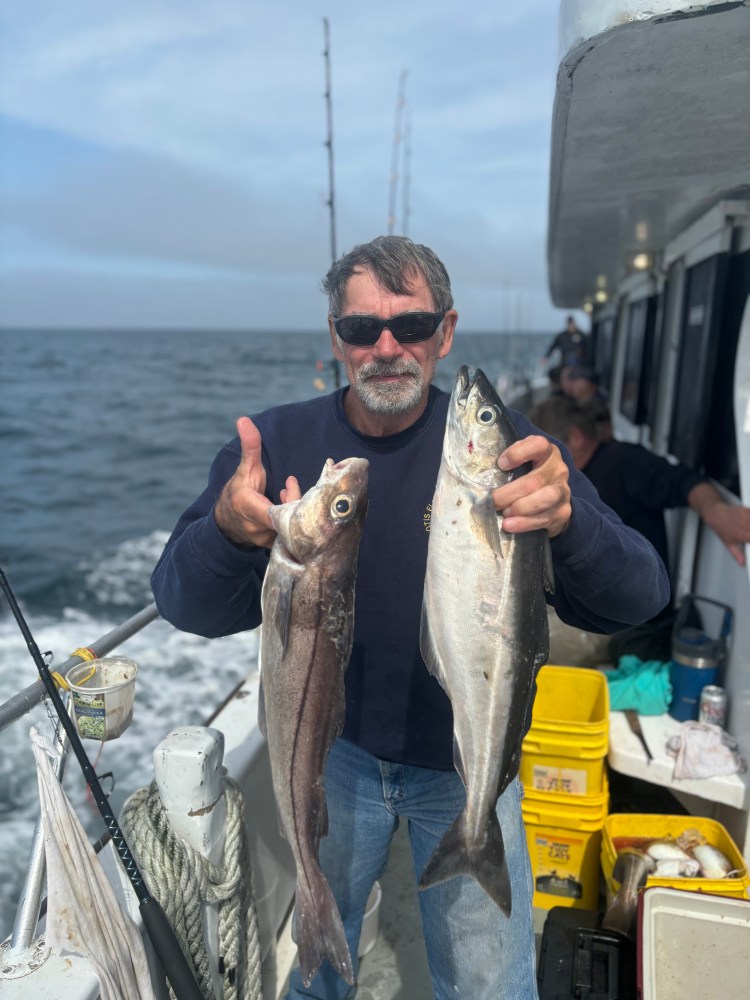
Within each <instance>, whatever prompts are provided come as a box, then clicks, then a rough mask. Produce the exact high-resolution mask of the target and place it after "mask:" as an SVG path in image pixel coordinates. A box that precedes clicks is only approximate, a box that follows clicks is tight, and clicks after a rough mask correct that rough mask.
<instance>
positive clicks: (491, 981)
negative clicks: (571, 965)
mask: <svg viewBox="0 0 750 1000" xmlns="http://www.w3.org/2000/svg"><path fill="white" fill-rule="evenodd" d="M521 796H522V791H521V785H520V783H519V781H518V779H516V780H515V781H513V782H512V783H511V785H510V786H509V787H508V788H507V789H506V791H505V792H504V793H503V795H502V796H501V797H500V800H499V801H498V807H497V814H498V818H499V820H500V827H501V829H502V832H503V840H504V842H505V851H506V859H507V863H508V869H509V872H510V882H511V889H512V893H513V907H512V914H511V917H510V919H509V920H508V919H507V918H506V917H505V916H503V914H502V913H501V912H500V910H499V909H498V907H497V906H496V905H495V903H493V902H492V900H491V899H490V898H489V896H488V895H487V894H486V893H485V892H484V890H483V889H481V888H480V886H479V885H478V884H477V883H476V882H475V881H474V879H473V878H469V877H467V876H459V877H457V878H453V879H450V880H449V881H448V882H443V883H442V884H441V885H436V886H433V887H432V888H430V889H426V890H425V891H423V892H420V893H419V905H420V912H421V917H422V931H423V933H424V939H425V945H426V949H427V960H428V962H429V965H430V973H431V976H432V986H433V990H434V993H435V1000H536V998H537V988H536V952H535V946H534V930H533V922H532V909H531V900H532V896H533V884H532V876H531V867H530V865H529V858H528V852H527V848H526V837H525V834H524V829H523V819H522V816H521ZM326 798H327V801H328V836H327V837H324V838H323V840H322V841H321V845H320V862H321V866H322V868H323V871H324V872H325V874H326V877H327V878H328V881H329V883H330V885H331V888H332V890H333V894H334V896H335V898H336V902H337V903H338V906H339V911H340V913H341V918H342V920H343V922H344V929H345V931H346V936H347V940H348V942H349V951H350V952H351V956H352V960H353V962H354V969H355V973H356V971H357V967H358V958H357V945H358V943H359V935H360V930H361V927H362V918H363V915H364V911H365V905H366V903H367V897H368V896H369V894H370V890H371V889H372V886H373V883H374V882H375V880H376V879H379V878H380V877H381V876H382V875H383V873H384V872H385V870H386V866H387V864H388V854H389V851H390V846H391V840H392V839H393V834H394V833H395V831H396V827H397V826H398V824H399V820H400V818H401V817H402V816H403V817H404V818H406V819H407V820H408V823H409V840H410V842H411V850H412V859H413V861H414V870H415V872H416V875H417V879H419V876H420V875H421V874H422V870H423V869H424V867H425V865H426V864H427V862H428V861H429V859H430V858H431V857H432V854H433V851H434V850H435V848H436V847H437V845H438V844H439V842H440V840H441V839H442V836H443V834H444V833H445V831H446V830H447V829H448V828H449V827H450V825H451V823H452V822H453V820H454V819H455V818H456V816H457V815H458V813H459V812H460V811H461V810H462V809H463V806H464V803H465V801H466V793H465V791H464V786H463V784H462V782H461V779H460V778H459V776H458V774H457V773H456V772H455V771H432V770H428V769H427V768H422V767H410V766H408V765H405V764H390V763H388V762H387V761H381V760H379V759H378V758H377V757H373V756H371V755H370V754H368V753H365V751H364V750H360V749H359V748H358V747H355V746H354V745H353V744H351V743H348V742H346V741H345V740H341V739H340V740H338V741H337V742H336V743H335V744H334V746H333V748H332V750H331V753H330V756H329V758H328V768H327V771H326ZM355 993H356V989H355V988H354V987H350V986H348V985H347V984H346V983H345V982H344V980H343V979H341V977H340V976H339V975H338V974H337V973H336V972H335V971H334V970H333V969H332V968H331V966H330V965H329V964H328V962H327V961H324V963H323V965H322V966H321V968H320V971H319V972H318V974H317V975H316V976H315V978H314V979H313V981H312V983H311V984H310V986H309V987H308V988H305V986H304V984H303V983H302V978H301V976H300V974H299V971H298V970H297V969H295V971H294V972H293V973H292V976H291V981H290V989H289V993H288V994H287V1000H298V998H300V997H315V998H318V1000H351V998H352V997H354V996H355Z"/></svg>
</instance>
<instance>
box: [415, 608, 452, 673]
mask: <svg viewBox="0 0 750 1000" xmlns="http://www.w3.org/2000/svg"><path fill="white" fill-rule="evenodd" d="M419 650H420V652H421V654H422V659H423V660H424V662H425V664H426V665H427V669H428V670H429V671H430V673H431V674H432V676H433V677H436V678H437V679H438V681H440V684H441V686H442V687H443V689H444V690H445V691H447V690H448V687H447V680H446V673H445V670H444V668H443V662H442V660H441V659H440V654H439V653H438V651H437V646H436V645H435V641H434V639H433V637H432V629H431V628H430V618H429V615H428V614H427V608H426V607H425V605H424V602H423V603H422V620H421V622H420V625H419Z"/></svg>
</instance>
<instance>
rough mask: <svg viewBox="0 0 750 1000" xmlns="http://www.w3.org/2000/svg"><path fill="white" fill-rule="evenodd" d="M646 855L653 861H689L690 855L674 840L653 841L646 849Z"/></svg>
mask: <svg viewBox="0 0 750 1000" xmlns="http://www.w3.org/2000/svg"><path fill="white" fill-rule="evenodd" d="M646 853H647V854H648V855H649V857H651V858H653V859H654V861H690V855H689V854H687V853H686V852H685V851H683V849H682V848H681V847H680V845H679V844H678V843H677V842H676V841H674V840H654V841H652V842H651V843H650V844H649V845H648V847H647V848H646Z"/></svg>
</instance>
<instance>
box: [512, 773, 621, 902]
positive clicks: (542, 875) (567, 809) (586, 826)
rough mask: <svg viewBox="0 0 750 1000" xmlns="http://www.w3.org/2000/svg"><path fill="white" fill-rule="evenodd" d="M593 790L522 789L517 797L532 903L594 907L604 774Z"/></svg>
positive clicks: (603, 811)
mask: <svg viewBox="0 0 750 1000" xmlns="http://www.w3.org/2000/svg"><path fill="white" fill-rule="evenodd" d="M603 785H604V787H603V790H602V791H601V792H600V793H599V794H598V795H591V796H580V797H576V798H574V797H572V796H570V795H566V794H557V793H535V792H533V791H529V792H526V794H525V795H524V799H523V802H522V811H523V822H524V827H525V829H526V843H527V846H528V849H529V859H530V861H531V871H532V875H533V878H534V899H533V905H534V906H536V907H539V908H541V909H545V910H548V909H551V908H552V907H553V906H571V907H578V908H580V909H585V910H595V909H597V906H598V901H599V875H600V868H599V855H600V850H601V838H602V827H603V825H604V821H605V819H606V817H607V810H608V808H609V787H608V785H607V779H606V775H605V777H604V780H603Z"/></svg>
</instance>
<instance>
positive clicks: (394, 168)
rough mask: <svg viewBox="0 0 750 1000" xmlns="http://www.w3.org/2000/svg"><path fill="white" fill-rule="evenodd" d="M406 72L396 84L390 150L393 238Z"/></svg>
mask: <svg viewBox="0 0 750 1000" xmlns="http://www.w3.org/2000/svg"><path fill="white" fill-rule="evenodd" d="M407 75H408V74H407V72H406V70H402V71H401V76H400V78H399V83H398V98H397V99H396V121H395V124H394V126H393V146H392V149H391V192H390V199H389V202H388V235H389V236H393V229H394V227H395V225H396V192H397V189H398V154H399V146H400V145H401V118H402V116H403V113H404V104H405V103H406V101H405V100H404V90H405V89H406V77H407Z"/></svg>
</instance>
